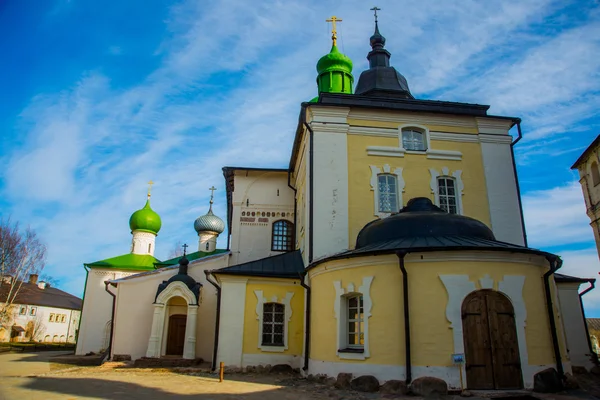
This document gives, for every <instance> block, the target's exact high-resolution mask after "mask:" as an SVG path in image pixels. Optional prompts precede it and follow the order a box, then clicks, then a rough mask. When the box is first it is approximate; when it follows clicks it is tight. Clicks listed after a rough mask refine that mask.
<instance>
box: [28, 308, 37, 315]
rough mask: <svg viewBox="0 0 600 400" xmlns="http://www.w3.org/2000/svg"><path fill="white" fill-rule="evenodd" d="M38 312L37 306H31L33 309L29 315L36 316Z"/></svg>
mask: <svg viewBox="0 0 600 400" xmlns="http://www.w3.org/2000/svg"><path fill="white" fill-rule="evenodd" d="M36 312H37V307H31V310H29V315H31V316H34V315H35V313H36Z"/></svg>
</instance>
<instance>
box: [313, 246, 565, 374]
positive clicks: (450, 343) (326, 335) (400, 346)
mask: <svg viewBox="0 0 600 400" xmlns="http://www.w3.org/2000/svg"><path fill="white" fill-rule="evenodd" d="M422 256H423V259H421V255H417V254H412V255H410V254H409V255H408V256H407V258H406V270H407V273H408V283H409V301H410V329H411V352H412V364H413V366H415V367H418V366H422V367H425V366H440V367H450V366H452V363H451V358H450V356H451V354H453V353H454V352H455V350H454V349H455V347H454V338H453V330H452V328H451V326H450V321H449V320H448V319H447V317H446V307H447V305H448V293H447V290H446V287H445V286H444V284H443V282H442V280H441V279H440V275H467V276H468V279H469V281H471V282H473V283H474V284H475V287H476V289H477V290H479V289H482V286H481V283H480V279H482V278H484V277H486V275H489V278H491V279H492V280H493V282H494V283H493V288H494V289H495V290H498V284H499V283H500V282H502V281H503V280H504V279H505V276H510V275H516V276H524V277H525V280H524V286H523V290H522V296H523V303H524V305H525V309H526V312H527V319H526V327H525V337H526V343H527V353H528V357H529V358H528V360H529V365H550V364H553V362H554V361H553V360H554V358H553V350H552V337H551V334H550V327H549V321H548V314H547V310H546V302H545V292H544V286H543V278H542V277H543V274H544V273H545V272H546V271H547V270H548V269H547V266H546V265H545V260H543V259H541V258H536V257H534V259H533V260H529V261H527V262H510V261H509V257H520V258H522V257H521V256H520V255H516V256H511V255H509V254H506V256H505V257H506V261H498V259H501V257H503V255H502V256H500V257H498V256H496V258H495V259H492V260H486V259H485V258H486V257H485V256H483V258H482V259H480V260H478V261H474V260H473V258H475V257H477V256H475V257H473V256H469V257H462V258H461V259H457V257H458V256H456V255H454V256H451V257H448V258H449V260H448V261H433V260H431V259H432V258H434V257H436V258H437V259H446V255H445V254H444V255H441V253H437V255H436V253H424V254H422ZM469 258H471V259H469ZM428 259H429V260H431V261H428ZM536 263H537V265H535V264H536ZM309 275H310V277H311V279H310V284H311V287H312V304H314V305H318V306H314V307H313V312H312V315H311V330H312V333H311V348H310V357H311V359H313V360H319V361H326V362H328V361H329V362H344V363H364V364H379V365H403V364H404V360H405V353H404V316H403V297H402V296H403V295H402V274H401V272H400V269H399V265H398V258H397V257H396V256H369V257H364V258H360V259H359V258H353V259H347V260H338V261H332V262H328V263H324V264H321V265H319V266H317V267H316V268H315V269H313V270H311V272H310V274H309ZM366 276H373V277H374V279H373V282H372V284H371V289H370V295H371V299H372V304H373V306H372V309H371V317H370V318H369V346H370V357H369V358H367V359H365V360H345V359H340V358H339V357H338V356H337V355H336V350H337V320H336V318H335V313H334V302H335V300H336V299H335V297H336V292H335V288H334V284H333V282H334V281H338V280H340V281H342V286H343V287H346V286H347V285H348V284H349V283H353V284H354V286H355V287H358V286H360V284H361V281H362V279H363V277H366ZM555 315H556V313H555ZM557 326H558V327H559V329H560V327H561V322H560V320H559V319H558V315H557ZM559 338H560V341H561V349H562V354H565V349H564V343H563V342H562V341H563V339H562V338H563V335H562V332H559Z"/></svg>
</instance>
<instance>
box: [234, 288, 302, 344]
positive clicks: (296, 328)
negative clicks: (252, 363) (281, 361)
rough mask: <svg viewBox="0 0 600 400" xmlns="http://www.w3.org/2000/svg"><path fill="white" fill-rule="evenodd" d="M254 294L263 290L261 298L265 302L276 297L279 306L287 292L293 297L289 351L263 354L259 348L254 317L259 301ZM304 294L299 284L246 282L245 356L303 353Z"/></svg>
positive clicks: (256, 318)
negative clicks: (264, 299)
mask: <svg viewBox="0 0 600 400" xmlns="http://www.w3.org/2000/svg"><path fill="white" fill-rule="evenodd" d="M256 290H262V292H263V297H264V298H266V299H267V300H268V301H271V299H272V298H273V297H274V296H275V297H277V299H278V302H280V301H281V300H282V299H283V298H285V297H286V294H287V293H288V292H291V293H293V297H292V299H291V301H290V305H291V310H292V315H291V318H290V320H289V322H288V327H287V328H288V329H287V332H286V335H287V338H288V348H287V349H286V350H283V351H281V352H276V353H272V352H265V351H262V350H261V349H260V348H259V346H258V342H259V337H258V335H259V320H258V315H257V313H256V306H257V304H258V299H257V297H256V294H255V293H254V292H255V291H256ZM304 291H305V289H304V288H303V287H302V286H300V281H299V280H277V279H268V278H265V279H264V280H261V281H260V282H255V283H253V282H252V281H249V282H248V284H247V285H246V305H245V310H244V339H243V353H244V354H265V353H269V354H279V355H297V356H299V355H301V354H302V350H303V344H304V341H303V338H304Z"/></svg>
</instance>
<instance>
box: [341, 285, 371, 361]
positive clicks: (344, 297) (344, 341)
mask: <svg viewBox="0 0 600 400" xmlns="http://www.w3.org/2000/svg"><path fill="white" fill-rule="evenodd" d="M374 278H375V277H374V276H365V277H363V279H362V284H361V285H360V286H359V287H358V288H355V286H354V283H349V284H348V285H347V286H346V287H345V288H344V287H343V286H342V281H334V282H333V287H334V288H335V303H334V306H333V309H334V312H335V318H336V319H337V333H338V335H337V350H336V354H337V356H338V357H339V358H340V359H346V360H365V359H367V358H369V357H370V356H371V353H370V351H369V318H370V317H371V309H372V307H373V302H372V300H371V283H372V282H373V279H374ZM356 295H362V297H363V331H364V335H363V336H364V343H363V346H362V352H353V351H352V347H349V346H348V335H349V332H348V323H349V321H348V306H347V301H348V298H350V297H353V296H356ZM346 349H350V350H349V351H344V350H346ZM356 349H358V350H360V347H358V348H356Z"/></svg>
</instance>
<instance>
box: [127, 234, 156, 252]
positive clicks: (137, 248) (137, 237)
mask: <svg viewBox="0 0 600 400" xmlns="http://www.w3.org/2000/svg"><path fill="white" fill-rule="evenodd" d="M131 234H132V238H131V252H132V253H133V254H142V255H146V254H149V255H151V256H154V247H155V241H156V235H155V234H153V233H150V232H144V231H138V230H135V231H133V232H131ZM148 246H150V251H148Z"/></svg>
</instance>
